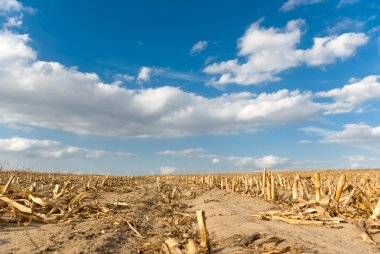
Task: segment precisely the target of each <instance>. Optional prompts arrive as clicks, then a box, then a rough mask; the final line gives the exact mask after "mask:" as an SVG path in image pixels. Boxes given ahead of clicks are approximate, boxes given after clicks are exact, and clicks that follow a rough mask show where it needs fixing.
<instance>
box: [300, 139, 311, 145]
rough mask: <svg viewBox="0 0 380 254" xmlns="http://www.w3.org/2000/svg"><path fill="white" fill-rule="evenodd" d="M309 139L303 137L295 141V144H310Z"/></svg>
mask: <svg viewBox="0 0 380 254" xmlns="http://www.w3.org/2000/svg"><path fill="white" fill-rule="evenodd" d="M310 143H311V141H310V140H307V139H303V140H300V141H298V142H297V144H299V145H305V144H310Z"/></svg>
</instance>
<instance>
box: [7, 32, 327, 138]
mask: <svg viewBox="0 0 380 254" xmlns="http://www.w3.org/2000/svg"><path fill="white" fill-rule="evenodd" d="M28 41H29V37H28V36H27V35H19V34H15V33H12V32H10V31H2V32H0V51H1V52H2V54H0V122H2V123H5V124H17V125H19V126H22V125H27V126H29V127H35V126H37V127H42V128H50V129H61V130H65V131H68V132H74V133H78V134H93V135H104V136H114V137H119V138H130V137H178V136H189V135H200V134H216V135H218V134H231V133H239V132H242V131H251V130H253V129H255V128H256V127H258V126H263V125H283V124H291V123H298V122H303V121H306V120H309V119H313V118H315V117H318V115H320V114H321V112H323V110H324V109H323V106H322V105H320V104H318V103H314V102H313V101H312V97H313V95H312V94H311V93H310V92H300V91H298V90H296V91H288V90H280V91H278V92H274V93H262V94H259V95H255V94H252V93H248V92H242V93H236V94H228V95H222V96H220V97H215V98H206V97H202V96H198V95H196V94H193V93H188V92H185V91H182V90H181V89H179V88H175V87H168V86H164V87H159V88H148V89H137V90H134V89H126V88H123V87H120V86H118V85H117V84H106V83H103V82H102V81H101V80H100V79H99V77H98V76H97V75H96V74H94V73H83V72H80V71H78V70H77V69H76V68H68V67H65V66H63V65H61V64H60V63H57V62H45V61H39V60H38V59H37V54H36V52H35V51H34V50H33V49H32V48H30V47H29V46H28V44H27V43H28ZM46 95H49V96H46ZM58 116H59V117H58Z"/></svg>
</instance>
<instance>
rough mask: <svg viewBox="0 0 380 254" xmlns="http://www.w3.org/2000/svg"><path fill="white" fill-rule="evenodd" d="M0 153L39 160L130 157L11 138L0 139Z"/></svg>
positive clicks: (51, 141)
mask: <svg viewBox="0 0 380 254" xmlns="http://www.w3.org/2000/svg"><path fill="white" fill-rule="evenodd" d="M0 151H3V152H13V153H22V154H23V155H24V156H27V157H39V158H67V157H74V156H79V157H85V158H99V157H104V156H122V157H125V156H130V155H131V154H130V153H125V152H107V151H103V150H91V149H85V148H80V147H75V146H64V145H62V144H61V143H60V142H58V141H55V140H36V139H25V138H20V137H13V138H8V139H0Z"/></svg>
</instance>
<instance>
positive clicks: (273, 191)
mask: <svg viewBox="0 0 380 254" xmlns="http://www.w3.org/2000/svg"><path fill="white" fill-rule="evenodd" d="M270 187H271V188H270V198H271V199H276V194H275V185H274V177H273V173H272V171H271V172H270Z"/></svg>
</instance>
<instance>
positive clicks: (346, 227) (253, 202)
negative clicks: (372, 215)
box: [0, 182, 380, 254]
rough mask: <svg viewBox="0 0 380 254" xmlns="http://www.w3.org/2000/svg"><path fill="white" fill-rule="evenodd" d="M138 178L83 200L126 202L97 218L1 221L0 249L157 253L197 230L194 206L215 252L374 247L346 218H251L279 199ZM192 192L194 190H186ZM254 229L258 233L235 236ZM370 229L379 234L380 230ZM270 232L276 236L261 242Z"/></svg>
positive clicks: (182, 242)
mask: <svg viewBox="0 0 380 254" xmlns="http://www.w3.org/2000/svg"><path fill="white" fill-rule="evenodd" d="M137 186H138V187H134V188H124V189H123V188H108V189H107V188H106V189H104V190H103V191H102V192H100V193H97V197H96V200H95V199H94V200H90V201H88V202H98V203H101V204H104V205H108V207H110V205H109V204H110V203H113V202H114V201H120V202H124V203H123V204H124V205H122V206H116V207H113V209H112V210H111V211H110V212H109V215H105V216H99V217H98V218H96V217H92V218H80V217H79V218H75V219H71V220H67V221H65V222H61V223H57V224H41V223H34V222H33V223H32V224H31V225H29V226H27V227H23V226H19V225H16V224H14V223H5V222H0V253H9V254H10V253H28V254H30V253H160V251H161V246H162V243H163V240H165V239H167V238H169V237H171V238H174V239H176V240H177V241H178V243H179V245H180V246H181V247H182V246H184V245H185V244H186V242H187V239H198V238H199V236H198V232H197V225H196V220H195V217H194V215H195V210H200V209H202V210H204V211H205V213H206V218H207V221H206V224H207V229H208V232H209V234H210V237H211V242H212V245H213V253H262V252H265V251H267V253H380V249H379V248H378V247H377V246H375V245H371V244H368V243H365V242H364V241H363V240H362V239H361V238H360V236H359V234H358V233H357V232H356V230H355V228H354V226H352V225H350V224H343V223H342V224H338V225H337V226H334V227H330V226H320V227H313V226H300V225H290V224H286V223H283V222H277V221H263V220H257V219H254V218H252V216H251V215H252V214H253V213H257V212H262V211H268V210H271V209H276V208H277V206H278V205H277V204H275V203H268V202H266V201H263V200H261V199H258V198H252V197H245V196H242V195H239V194H236V193H227V192H225V191H222V190H217V189H213V190H200V189H196V191H194V186H191V185H183V186H180V188H179V189H180V190H181V193H182V194H181V196H178V197H177V198H174V199H170V200H169V199H168V196H170V192H171V191H170V190H172V186H170V188H169V187H168V188H167V191H166V192H165V191H157V187H156V186H155V184H154V183H152V182H146V183H141V184H138V185H137ZM192 187H193V189H191V188H192ZM193 192H194V194H195V195H190V194H192V193H193ZM165 193H166V195H165ZM190 196H195V198H189V197H190ZM126 221H128V222H130V224H131V225H132V226H133V227H134V228H135V229H136V230H137V231H138V233H139V234H141V236H142V238H141V237H139V236H138V235H137V233H136V232H134V231H133V230H132V229H131V227H129V226H128V225H127V224H126ZM257 233H259V236H260V237H259V238H260V239H258V240H257V241H254V242H253V243H252V244H250V245H248V246H243V245H241V244H240V243H241V240H242V239H245V238H246V237H247V236H251V235H254V234H257ZM373 237H374V240H375V241H376V242H380V234H377V235H373ZM268 239H269V240H273V241H274V243H265V240H268Z"/></svg>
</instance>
